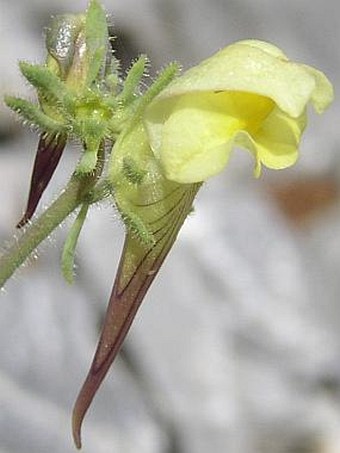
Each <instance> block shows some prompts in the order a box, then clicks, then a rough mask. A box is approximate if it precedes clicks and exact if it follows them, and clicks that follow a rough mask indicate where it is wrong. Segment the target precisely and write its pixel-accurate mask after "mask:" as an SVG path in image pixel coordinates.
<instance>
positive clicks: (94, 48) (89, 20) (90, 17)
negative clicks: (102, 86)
mask: <svg viewBox="0 0 340 453" xmlns="http://www.w3.org/2000/svg"><path fill="white" fill-rule="evenodd" d="M85 40H86V53H87V64H88V72H87V85H90V84H91V83H92V82H93V81H94V80H95V79H96V77H97V76H98V73H99V71H100V69H101V68H102V67H103V65H104V63H105V59H106V52H107V51H108V50H109V46H110V44H109V34H108V28H107V22H106V15H105V11H104V9H103V8H102V6H101V4H100V3H99V2H98V1H97V0H92V1H91V2H90V6H89V8H88V10H87V14H86V26H85Z"/></svg>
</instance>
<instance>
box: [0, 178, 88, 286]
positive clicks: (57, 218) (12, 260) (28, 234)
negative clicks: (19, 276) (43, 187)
mask: <svg viewBox="0 0 340 453" xmlns="http://www.w3.org/2000/svg"><path fill="white" fill-rule="evenodd" d="M87 183H88V178H87V177H77V176H72V178H71V180H70V182H69V183H68V185H67V187H66V188H65V190H64V191H63V192H62V193H61V195H60V196H59V197H58V198H57V200H56V201H55V202H54V203H52V205H51V206H50V207H49V208H48V209H47V210H46V211H45V212H44V213H43V214H42V215H41V216H40V217H39V218H38V219H37V220H36V221H35V222H33V223H32V224H31V225H30V226H29V227H28V228H27V229H26V230H25V231H24V232H23V233H20V236H19V238H17V239H14V240H13V241H12V244H11V245H10V246H9V247H8V248H7V249H6V250H5V251H4V253H3V254H2V255H1V256H0V288H1V287H2V286H3V285H4V284H5V282H6V281H7V280H8V279H9V278H10V277H11V276H12V274H13V273H14V272H15V270H16V269H17V268H18V267H19V266H20V265H21V264H23V263H24V261H25V260H26V259H27V258H28V257H29V256H30V254H31V253H32V252H33V250H34V249H35V248H36V247H37V246H38V245H39V244H40V243H41V242H42V241H43V240H44V239H46V238H47V237H48V236H49V234H51V232H52V231H53V230H54V229H55V228H56V227H57V226H58V225H60V223H61V222H62V221H63V220H64V219H66V217H67V216H68V215H69V214H70V213H71V212H73V211H74V210H75V209H76V208H77V206H78V205H79V204H80V203H81V202H82V201H83V199H84V196H86V193H87V189H86V187H87Z"/></svg>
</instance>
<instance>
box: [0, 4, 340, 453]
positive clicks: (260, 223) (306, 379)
mask: <svg viewBox="0 0 340 453" xmlns="http://www.w3.org/2000/svg"><path fill="white" fill-rule="evenodd" d="M70 5H71V9H70ZM339 5H340V4H339V2H338V1H337V0H324V1H319V0H314V1H313V0H288V1H281V0H112V1H109V0H106V1H105V6H106V9H107V11H108V13H110V14H111V15H112V20H113V22H114V24H115V26H116V30H117V33H118V35H119V37H120V39H119V40H118V45H119V47H120V51H121V52H123V53H125V55H130V56H135V55H137V54H138V53H141V52H143V53H147V54H148V55H149V56H150V58H151V60H152V63H153V68H154V69H155V70H156V69H157V68H160V67H161V66H162V65H164V64H165V63H166V62H167V61H169V60H171V59H176V60H179V61H181V62H182V63H183V65H184V67H188V66H190V65H191V64H194V63H196V62H198V61H199V60H200V59H202V58H204V57H207V56H209V55H210V54H211V53H213V52H215V51H216V50H217V49H218V48H220V47H223V46H224V45H226V44H228V43H230V42H233V41H236V40H239V39H245V38H250V37H253V38H259V39H265V40H268V41H272V42H273V43H276V44H277V45H279V46H280V47H281V48H282V49H284V51H285V52H286V53H287V54H288V55H289V56H290V57H291V58H293V59H296V60H299V61H303V62H306V63H308V64H311V65H314V66H316V67H318V68H320V69H322V70H324V71H325V72H326V73H327V75H328V76H329V78H330V79H331V80H332V82H333V83H334V85H335V88H337V86H339V79H340V69H339V42H340V31H339V30H340V19H339V17H340V6H339ZM85 6H86V2H85V1H80V0H73V1H72V2H67V1H66V0H58V1H57V0H55V1H49V2H47V1H46V2H44V1H41V0H31V1H24V0H11V1H6V0H0V30H1V39H0V58H1V60H0V61H1V71H0V95H1V97H2V95H3V93H12V94H20V95H24V94H25V93H26V95H28V96H33V93H32V91H30V89H29V87H28V86H27V84H25V82H23V80H22V79H21V78H20V75H19V72H18V69H17V60H18V59H27V60H31V61H35V62H38V61H40V60H41V59H42V58H43V56H44V48H43V41H42V30H43V27H44V26H46V25H47V23H48V18H49V16H50V15H51V14H52V13H54V14H55V13H58V12H65V11H79V10H83V9H84V8H85ZM339 118H340V112H339V104H338V103H337V102H336V103H334V105H333V106H332V108H330V109H329V111H328V112H327V113H326V114H325V115H323V116H322V117H320V118H319V117H317V116H316V115H315V114H314V113H313V112H311V120H310V124H311V127H310V129H309V130H308V131H307V134H306V136H305V139H304V141H303V144H302V146H301V158H300V160H299V163H298V164H297V166H296V167H295V168H294V169H292V170H287V171H285V172H267V171H266V172H265V174H264V176H263V178H262V179H261V180H260V181H257V180H254V179H253V177H252V161H251V158H250V157H249V156H248V155H247V154H246V153H245V152H240V151H238V152H235V154H234V155H233V158H232V160H231V164H230V166H229V167H228V169H227V170H226V171H225V172H224V173H223V174H222V175H221V176H219V177H217V178H215V179H213V180H211V181H209V182H208V183H207V184H206V186H205V188H204V189H203V190H202V192H201V194H200V196H199V198H198V200H197V203H196V213H195V214H194V215H193V216H192V217H191V218H190V219H189V220H188V221H187V223H186V224H185V227H184V228H183V230H182V233H181V235H180V238H179V240H178V243H177V244H176V246H175V248H174V250H173V251H172V253H171V255H170V256H169V259H168V260H167V262H166V264H165V266H164V268H163V270H162V272H161V274H160V276H159V278H158V280H157V282H156V283H155V284H154V286H153V287H152V289H151V291H150V293H149V294H148V296H147V298H146V300H145V303H144V305H143V306H142V309H141V310H140V313H139V316H138V318H137V320H136V321H135V323H134V326H133V329H132V331H131V333H130V335H129V337H128V340H127V342H126V344H125V347H124V350H123V354H122V355H121V356H120V358H118V360H117V361H116V363H115V365H114V367H113V369H112V370H111V372H110V374H109V375H108V378H107V379H106V381H105V384H104V386H103V387H102V389H101V391H100V393H99V394H98V396H97V398H96V399H95V402H94V404H93V406H92V408H91V410H90V412H89V415H88V417H87V419H86V421H85V424H84V430H83V440H84V449H83V451H84V453H132V452H136V451H138V452H139V453H207V452H211V453H224V452H228V453H338V452H339V451H340V333H339V324H340V300H339V299H340V298H339V293H340V206H339V204H338V202H337V201H336V202H334V203H333V204H332V205H331V206H329V207H328V208H327V209H324V210H322V211H318V212H317V213H315V215H314V217H313V218H312V219H309V222H308V224H307V226H305V227H304V228H298V227H296V226H295V225H293V224H292V223H290V222H289V221H288V219H287V217H286V216H285V215H284V214H283V213H282V211H280V209H279V208H278V205H277V204H276V203H275V202H274V200H273V198H272V197H270V195H269V192H268V190H267V187H268V185H272V184H281V183H282V184H283V183H285V182H287V181H288V182H290V181H291V182H292V184H293V183H295V181H297V180H300V179H301V178H305V177H308V178H309V177H310V178H323V179H324V178H325V179H326V180H327V181H331V182H332V184H334V185H335V187H337V185H338V181H340V159H339V137H340V136H339ZM0 134H1V142H0V212H1V214H0V237H1V238H2V239H3V240H6V239H9V238H10V237H11V235H12V234H13V231H14V229H13V226H14V225H15V223H16V222H17V221H18V219H19V217H20V215H21V213H22V210H23V207H24V204H25V202H26V196H27V191H28V185H29V178H30V171H31V166H32V161H33V158H34V153H35V146H36V143H37V137H36V136H35V135H34V134H33V133H30V131H24V130H23V129H22V128H21V125H20V124H19V123H18V122H17V121H16V120H15V119H14V117H13V115H11V114H10V112H9V111H8V109H6V108H5V107H4V106H3V105H1V107H0ZM76 158H77V150H76V149H69V150H68V151H67V152H66V153H65V156H64V158H63V161H62V164H61V168H59V170H58V172H57V174H56V176H55V178H54V179H53V182H52V184H51V187H50V189H49V191H48V193H47V194H46V196H45V197H44V199H43V202H42V206H44V205H45V206H46V205H47V204H48V201H49V200H51V199H53V197H55V195H56V194H57V193H58V190H60V188H61V187H62V185H63V183H64V182H65V181H66V180H67V177H68V174H69V171H70V170H69V169H70V166H72V163H73V162H74V161H75V159H76ZM297 196H298V193H297ZM41 209H42V207H40V211H41ZM65 232H66V228H60V229H58V231H57V232H56V233H55V234H54V235H53V236H52V237H51V238H50V239H49V240H48V241H47V242H46V243H45V244H44V245H43V246H42V247H41V249H40V251H39V254H38V256H37V257H33V258H32V259H31V260H30V263H29V265H26V266H25V267H24V268H23V269H22V270H20V271H19V272H18V273H17V274H16V276H15V278H14V279H13V280H12V281H11V282H9V283H8V284H7V285H6V288H5V291H3V294H2V295H1V298H0V345H1V346H0V453H47V452H52V453H69V452H72V451H74V447H73V445H72V441H71V437H70V414H71V409H72V405H73V402H74V399H75V397H76V394H77V391H78V389H79V387H80V385H81V383H82V381H83V378H84V377H85V373H86V372H87V369H88V367H89V365H90V361H91V358H92V355H93V352H94V348H95V344H96V340H97V336H98V329H99V326H100V322H101V319H102V316H103V313H104V310H105V306H106V302H107V300H108V297H109V294H110V290H111V286H112V282H113V277H114V274H115V266H116V263H117V260H118V258H119V253H120V248H121V244H122V234H123V229H122V227H121V225H120V222H119V220H118V217H117V214H115V213H114V211H113V209H112V208H111V206H109V205H107V206H106V207H104V208H102V209H93V212H91V215H90V219H89V221H88V223H87V225H86V227H85V228H84V231H83V234H82V236H81V239H80V245H79V250H78V254H77V258H78V259H77V263H78V278H77V282H76V284H75V285H74V286H73V287H69V286H68V285H67V284H66V283H64V282H63V280H62V277H61V276H60V271H59V268H58V260H59V256H60V247H61V245H62V241H63V239H64V238H65Z"/></svg>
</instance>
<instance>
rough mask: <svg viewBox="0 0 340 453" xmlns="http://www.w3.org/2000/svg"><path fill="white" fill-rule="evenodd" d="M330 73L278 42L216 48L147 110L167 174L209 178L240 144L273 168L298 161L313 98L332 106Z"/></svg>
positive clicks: (153, 140)
mask: <svg viewBox="0 0 340 453" xmlns="http://www.w3.org/2000/svg"><path fill="white" fill-rule="evenodd" d="M332 99H333V89H332V85H331V84H330V82H329V81H328V79H327V78H326V76H325V75H324V74H323V73H322V72H320V71H318V70H316V69H314V68H312V67H310V66H307V65H304V64H299V63H294V62H291V61H289V60H288V58H287V57H286V56H285V54H284V53H282V52H281V50H280V49H278V48H277V47H275V46H273V45H272V44H269V43H266V42H262V41H256V40H247V41H240V42H237V43H235V44H233V45H230V46H228V47H226V48H224V49H223V50H221V51H219V52H217V53H216V54H215V55H213V56H212V57H210V58H208V59H207V60H205V61H203V62H202V63H201V64H199V65H198V66H195V67H193V68H191V69H189V70H188V71H187V72H185V73H184V74H183V75H182V76H181V77H179V78H178V79H176V80H174V81H173V82H172V83H171V84H170V85H169V86H168V87H167V88H166V89H165V90H164V91H163V92H161V93H160V95H158V96H157V97H156V98H155V99H154V101H153V102H152V103H151V104H150V106H149V107H148V109H147V111H146V113H145V125H146V128H147V131H148V135H149V140H150V145H151V148H152V150H153V152H154V154H155V156H156V157H157V158H158V159H159V161H160V163H161V166H162V168H163V171H164V174H165V176H166V177H167V178H168V179H170V180H173V181H177V182H180V183H193V182H198V181H204V180H206V179H207V178H208V177H210V176H213V175H215V174H217V173H219V172H221V171H222V170H223V168H224V167H225V165H226V164H227V162H228V159H229V156H230V152H231V150H232V148H233V147H234V146H240V147H242V148H246V149H248V150H249V151H251V153H252V154H253V155H254V157H255V161H256V164H255V175H256V176H259V175H260V172H261V164H263V165H265V166H266V167H269V168H273V169H280V168H286V167H289V166H291V165H293V164H294V163H295V161H296V159H297V157H298V147H299V143H300V139H301V135H302V132H303V130H304V128H305V126H306V107H307V104H308V103H309V101H311V103H312V104H313V106H314V108H315V110H316V111H317V112H318V113H321V112H323V110H324V109H325V108H326V107H327V106H328V105H329V104H330V103H331V101H332Z"/></svg>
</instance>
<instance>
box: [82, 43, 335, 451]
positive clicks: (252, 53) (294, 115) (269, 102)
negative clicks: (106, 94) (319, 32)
mask: <svg viewBox="0 0 340 453" xmlns="http://www.w3.org/2000/svg"><path fill="white" fill-rule="evenodd" d="M150 89H151V90H152V87H151V88H150ZM145 96H147V94H146V95H145ZM331 99H332V88H331V85H330V83H329V82H328V80H327V79H326V77H325V76H324V75H323V74H322V73H320V72H319V71H317V70H315V69H312V68H309V67H308V66H304V65H299V64H295V63H291V62H289V61H288V59H287V58H286V57H285V55H284V54H283V53H282V52H281V51H280V50H279V49H277V48H276V47H274V46H272V45H271V44H267V43H264V42H259V41H243V42H241V43H236V44H234V45H232V46H229V47H227V48H226V49H224V50H222V51H220V52H219V53H217V54H216V55H215V56H213V57H211V58H210V59H208V60H206V61H204V62H203V63H201V64H199V65H198V66H196V67H194V68H192V69H190V70H189V71H187V72H186V73H184V75H183V76H181V77H179V78H177V79H173V81H172V82H170V83H169V84H168V85H167V86H166V87H165V88H164V89H163V90H162V91H161V92H160V93H159V94H158V95H157V96H156V97H154V98H153V99H152V100H151V102H147V103H146V106H145V108H144V109H142V110H140V111H139V112H138V114H137V115H136V116H135V118H134V119H133V120H132V121H131V123H130V124H129V125H128V127H127V129H126V130H125V131H124V132H123V133H122V134H121V135H120V136H119V137H118V139H117V141H116V143H115V145H114V147H113V149H112V153H111V158H110V165H109V167H110V168H109V179H110V183H111V187H112V194H113V196H114V199H115V203H116V206H117V208H118V210H119V212H120V214H121V217H122V219H123V221H124V223H125V226H126V238H125V246H124V250H123V253H122V257H121V261H120V265H119V269H118V272H117V276H116V280H115V283H114V287H113V291H112V294H111V298H110V302H109V306H108V310H107V313H106V317H105V321H104V326H103V329H102V332H101V335H100V339H99V343H98V347H97V350H96V353H95V356H94V359H93V362H92V365H91V368H90V371H89V373H88V375H87V378H86V380H85V382H84V385H83V387H82V389H81V391H80V393H79V396H78V398H77V401H76V404H75V407H74V412H73V435H74V439H75V442H76V445H77V446H78V447H80V445H81V439H80V430H81V425H82V421H83V419H84V416H85V414H86V412H87V410H88V408H89V406H90V404H91V401H92V399H93V397H94V395H95V394H96V392H97V390H98V388H99V386H100V385H101V383H102V381H103V379H104V378H105V376H106V373H107V372H108V370H109V368H110V366H111V364H112V362H113V361H114V359H115V357H116V355H117V353H118V351H119V349H120V347H121V345H122V343H123V341H124V338H125V336H126V334H127V332H128V330H129V328H130V326H131V324H132V321H133V319H134V316H135V315H136V313H137V310H138V308H139V306H140V304H141V303H142V301H143V299H144V296H145V294H146V292H147V290H148V288H149V286H150V285H151V283H152V282H153V280H154V279H155V277H156V275H157V273H158V271H159V270H160V268H161V266H162V263H163V261H164V259H165V258H166V256H167V254H168V253H169V251H170V250H171V248H172V246H173V244H174V242H175V240H176V237H177V235H178V233H179V231H180V228H181V227H182V225H183V223H184V221H185V219H186V218H187V216H188V215H189V213H190V212H191V209H192V204H193V202H194V199H195V196H196V194H197V191H198V190H199V188H200V187H201V182H202V181H204V180H206V179H207V178H208V177H209V176H213V175H215V174H217V173H219V172H220V171H221V170H222V169H223V167H224V166H225V165H226V163H227V161H228V157H229V154H230V150H231V148H232V146H233V144H238V145H242V146H244V147H246V148H248V149H250V150H251V151H252V153H253V154H254V155H255V158H256V168H255V173H256V174H257V175H258V174H259V173H260V168H261V163H263V164H264V165H266V166H268V167H271V168H284V167H287V166H289V165H292V164H293V163H294V162H295V161H296V158H297V147H298V144H299V141H300V137H301V134H302V131H303V129H304V127H305V124H306V105H307V103H308V102H309V101H310V100H311V101H312V102H313V103H314V106H315V108H316V110H317V111H319V112H321V111H322V110H323V109H324V108H326V106H327V105H328V104H329V103H330V101H331Z"/></svg>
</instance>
